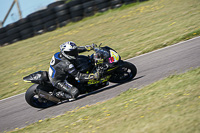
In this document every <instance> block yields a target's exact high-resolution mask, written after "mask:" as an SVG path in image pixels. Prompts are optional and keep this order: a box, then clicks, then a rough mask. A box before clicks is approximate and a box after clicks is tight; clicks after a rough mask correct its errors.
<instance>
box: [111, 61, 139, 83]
mask: <svg viewBox="0 0 200 133" xmlns="http://www.w3.org/2000/svg"><path fill="white" fill-rule="evenodd" d="M136 74H137V68H136V66H135V65H134V64H132V63H130V62H126V61H124V62H123V64H122V66H120V67H119V68H118V69H117V70H116V71H115V72H114V73H113V74H112V76H111V77H110V79H109V81H110V82H113V83H125V82H128V81H130V80H132V79H133V78H134V77H135V76H136Z"/></svg>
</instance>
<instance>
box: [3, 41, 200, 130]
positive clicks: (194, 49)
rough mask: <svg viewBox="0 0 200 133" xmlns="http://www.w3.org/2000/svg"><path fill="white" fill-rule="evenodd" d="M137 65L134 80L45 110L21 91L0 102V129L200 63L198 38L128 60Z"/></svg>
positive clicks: (108, 96) (107, 96)
mask: <svg viewBox="0 0 200 133" xmlns="http://www.w3.org/2000/svg"><path fill="white" fill-rule="evenodd" d="M128 61H129V62H132V63H134V64H135V65H136V66H137V68H138V74H137V75H136V77H135V79H134V80H132V81H131V82H128V83H125V84H110V85H109V86H108V87H105V88H103V89H101V90H98V91H96V92H93V93H91V94H88V95H84V96H81V97H80V98H79V99H78V100H76V101H73V102H66V103H62V104H60V105H57V106H53V107H51V108H47V109H36V108H33V107H31V106H29V105H28V104H27V103H26V102H25V99H24V94H19V95H16V96H14V97H10V98H7V99H4V100H1V101H0V132H4V131H9V130H13V129H15V128H22V127H24V126H26V125H29V124H31V123H34V122H37V121H38V120H41V119H45V118H50V117H53V116H57V115H60V114H63V113H65V112H66V111H69V110H73V109H75V108H76V107H83V106H85V105H92V104H95V103H97V102H102V101H105V100H108V99H111V98H113V97H115V96H117V95H119V94H120V93H122V92H124V91H126V90H128V89H129V88H142V87H143V86H145V85H148V84H150V83H153V82H155V81H157V80H160V79H162V78H164V77H166V76H168V75H171V74H175V73H183V72H185V71H187V70H189V69H191V68H196V67H199V66H200V37H196V38H194V39H191V40H188V41H185V42H181V43H178V44H175V45H172V46H169V47H166V48H163V49H160V50H156V51H153V52H150V53H147V54H144V55H141V56H138V57H134V58H131V59H129V60H128Z"/></svg>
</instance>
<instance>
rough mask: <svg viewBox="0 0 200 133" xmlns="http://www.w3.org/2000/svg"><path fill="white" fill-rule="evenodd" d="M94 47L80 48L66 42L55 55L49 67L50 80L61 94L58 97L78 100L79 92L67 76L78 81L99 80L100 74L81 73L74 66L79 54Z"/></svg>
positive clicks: (70, 42) (57, 94)
mask: <svg viewBox="0 0 200 133" xmlns="http://www.w3.org/2000/svg"><path fill="white" fill-rule="evenodd" d="M92 49H93V46H91V45H86V46H79V47H77V46H76V44H75V43H74V42H72V41H69V42H65V43H63V44H61V45H60V52H58V53H56V54H54V55H53V57H52V59H51V62H50V67H49V79H50V82H51V83H52V85H53V86H54V87H56V88H57V89H58V90H60V91H59V92H57V93H56V96H57V97H60V98H63V99H76V98H77V96H78V95H79V90H78V89H77V88H76V87H74V86H73V85H72V84H70V83H69V82H68V81H67V80H66V76H67V75H71V76H73V77H74V78H75V79H76V80H78V81H88V80H90V79H98V78H99V76H100V75H99V73H98V72H96V73H90V74H86V73H80V72H79V71H78V70H77V69H76V68H75V66H74V64H75V63H76V59H77V56H78V53H82V52H85V51H90V50H92Z"/></svg>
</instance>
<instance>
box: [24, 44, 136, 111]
mask: <svg viewBox="0 0 200 133" xmlns="http://www.w3.org/2000/svg"><path fill="white" fill-rule="evenodd" d="M93 51H94V53H93V54H92V55H88V56H85V55H79V56H78V58H77V61H76V62H77V63H76V64H75V67H76V69H77V70H79V71H80V72H81V73H95V72H99V73H101V77H100V78H99V80H89V81H87V82H82V81H77V80H76V79H75V78H74V77H72V76H70V75H68V76H66V80H67V81H68V82H69V83H70V84H72V85H74V86H75V87H77V88H78V89H79V91H80V94H86V93H89V92H92V91H95V90H97V89H100V88H103V87H105V86H107V85H109V82H112V83H125V82H128V81H130V80H132V79H133V78H134V77H135V76H136V74H137V68H136V66H135V65H134V64H132V63H130V62H127V61H123V60H121V57H120V55H119V54H118V53H117V52H116V51H115V50H114V49H112V48H110V47H108V46H105V47H101V44H100V45H99V46H97V45H93ZM23 80H24V81H25V82H31V83H34V84H33V85H32V86H31V87H29V89H28V90H27V91H26V93H25V100H26V102H27V103H28V104H29V105H31V106H33V107H35V108H47V107H50V106H53V105H55V104H58V103H61V102H64V101H66V100H70V99H62V98H59V97H57V96H56V93H57V92H59V91H60V90H58V89H56V88H55V87H54V86H53V85H52V84H51V82H50V81H49V77H48V72H47V71H38V72H35V73H32V74H30V75H28V76H26V77H24V78H23Z"/></svg>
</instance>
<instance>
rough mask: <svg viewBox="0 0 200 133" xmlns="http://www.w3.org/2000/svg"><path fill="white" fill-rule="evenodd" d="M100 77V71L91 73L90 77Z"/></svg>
mask: <svg viewBox="0 0 200 133" xmlns="http://www.w3.org/2000/svg"><path fill="white" fill-rule="evenodd" d="M99 78H100V74H99V72H96V73H91V74H89V79H92V80H98V79H99Z"/></svg>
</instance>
